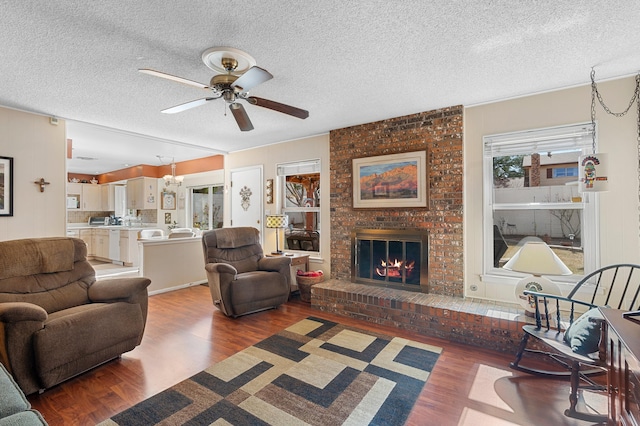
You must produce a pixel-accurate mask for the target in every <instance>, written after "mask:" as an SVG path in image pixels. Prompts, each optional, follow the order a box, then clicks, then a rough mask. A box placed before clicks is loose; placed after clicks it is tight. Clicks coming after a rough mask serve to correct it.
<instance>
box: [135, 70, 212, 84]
mask: <svg viewBox="0 0 640 426" xmlns="http://www.w3.org/2000/svg"><path fill="white" fill-rule="evenodd" d="M138 71H140V72H141V73H143V74H149V75H153V76H155V77H160V78H166V79H167V80H171V81H177V82H178V83H182V84H188V85H189V86H193V87H197V88H199V89H211V87H209V86H207V85H206V84H202V83H198V82H197V81H193V80H187V79H186V78H182V77H177V76H175V75H171V74H167V73H165V72H160V71H156V70H151V69H148V68H142V69H139V70H138Z"/></svg>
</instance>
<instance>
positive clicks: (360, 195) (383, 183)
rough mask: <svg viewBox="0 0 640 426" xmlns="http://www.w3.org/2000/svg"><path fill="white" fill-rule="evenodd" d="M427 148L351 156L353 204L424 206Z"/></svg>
mask: <svg viewBox="0 0 640 426" xmlns="http://www.w3.org/2000/svg"><path fill="white" fill-rule="evenodd" d="M426 158H427V153H426V151H416V152H407V153H403V154H391V155H380V156H377V157H366V158H356V159H354V160H353V207H354V208H366V207H368V208H381V207H426V206H427V186H428V185H427V171H426Z"/></svg>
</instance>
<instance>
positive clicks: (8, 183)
mask: <svg viewBox="0 0 640 426" xmlns="http://www.w3.org/2000/svg"><path fill="white" fill-rule="evenodd" d="M0 216H13V158H12V157H0Z"/></svg>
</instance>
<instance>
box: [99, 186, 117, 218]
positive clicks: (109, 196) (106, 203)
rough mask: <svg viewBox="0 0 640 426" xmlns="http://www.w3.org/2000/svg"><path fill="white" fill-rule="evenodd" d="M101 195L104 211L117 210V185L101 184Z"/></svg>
mask: <svg viewBox="0 0 640 426" xmlns="http://www.w3.org/2000/svg"><path fill="white" fill-rule="evenodd" d="M100 191H101V197H100V200H101V202H102V211H105V212H108V211H114V210H115V186H114V185H112V184H110V183H106V184H103V185H100Z"/></svg>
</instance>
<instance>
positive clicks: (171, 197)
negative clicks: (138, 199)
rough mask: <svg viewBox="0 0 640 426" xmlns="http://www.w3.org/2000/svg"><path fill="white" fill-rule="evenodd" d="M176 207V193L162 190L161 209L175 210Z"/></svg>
mask: <svg viewBox="0 0 640 426" xmlns="http://www.w3.org/2000/svg"><path fill="white" fill-rule="evenodd" d="M175 209H176V193H175V192H168V191H166V192H163V193H162V210H175Z"/></svg>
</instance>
